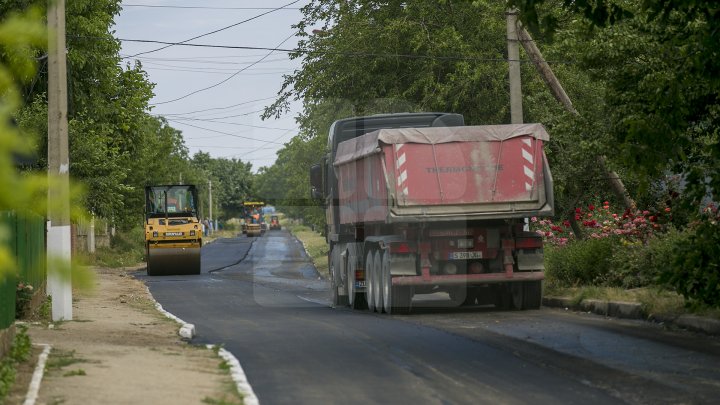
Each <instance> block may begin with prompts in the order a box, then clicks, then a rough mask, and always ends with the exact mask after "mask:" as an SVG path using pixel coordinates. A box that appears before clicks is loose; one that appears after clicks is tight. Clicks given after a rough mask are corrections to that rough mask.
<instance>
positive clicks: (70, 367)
mask: <svg viewBox="0 0 720 405" xmlns="http://www.w3.org/2000/svg"><path fill="white" fill-rule="evenodd" d="M135 270H137V268H125V269H122V270H121V269H96V270H95V272H96V280H95V288H94V289H93V290H92V291H89V292H75V293H74V299H73V318H74V320H73V321H68V322H61V323H56V324H51V325H47V324H43V323H34V324H30V325H29V330H28V333H29V334H30V336H31V339H32V341H33V343H46V344H50V345H51V346H52V351H51V352H50V356H49V358H48V362H47V366H46V371H45V375H44V378H43V379H42V383H41V386H40V391H39V396H38V399H37V402H36V404H48V405H50V404H61V403H62V404H200V403H223V404H241V403H242V400H241V398H240V396H239V395H238V394H237V390H236V389H235V383H234V382H233V380H232V378H231V376H230V374H229V372H228V367H227V366H226V363H225V362H224V360H223V359H221V358H220V357H219V356H218V354H217V353H216V352H215V351H213V350H208V349H207V348H205V347H204V346H202V347H198V346H192V345H190V344H188V343H187V342H186V341H184V340H183V339H182V338H181V337H180V336H179V334H178V329H179V327H180V325H178V324H177V323H176V322H174V321H172V320H170V319H168V318H166V317H165V316H164V315H163V314H161V313H160V312H159V311H158V310H157V309H156V308H155V302H154V301H153V299H152V297H151V296H150V294H149V293H148V291H147V289H146V287H145V285H144V284H142V283H141V282H139V281H137V280H135V279H133V278H132V277H131V276H130V275H129V273H130V272H132V271H135ZM29 372H30V373H32V370H30V371H29ZM26 373H28V370H24V371H22V373H21V374H26ZM16 381H17V382H18V383H16V387H15V389H14V391H13V395H11V397H10V398H8V404H15V403H17V404H21V403H23V401H24V400H25V395H24V394H23V393H24V392H27V387H23V385H24V384H23V383H25V382H27V381H29V377H28V376H27V375H20V376H18V378H17V380H16ZM18 385H20V386H18Z"/></svg>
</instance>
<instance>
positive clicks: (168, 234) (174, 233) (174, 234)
mask: <svg viewBox="0 0 720 405" xmlns="http://www.w3.org/2000/svg"><path fill="white" fill-rule="evenodd" d="M165 236H183V233H182V232H165Z"/></svg>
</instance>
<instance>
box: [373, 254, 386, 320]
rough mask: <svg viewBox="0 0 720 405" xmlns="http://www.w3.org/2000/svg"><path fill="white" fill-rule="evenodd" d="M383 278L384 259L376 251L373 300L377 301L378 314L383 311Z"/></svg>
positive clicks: (374, 255) (374, 256)
mask: <svg viewBox="0 0 720 405" xmlns="http://www.w3.org/2000/svg"><path fill="white" fill-rule="evenodd" d="M383 284H384V283H383V278H382V259H381V258H380V251H378V250H376V251H375V253H374V254H373V299H374V300H375V310H376V311H377V312H378V313H382V311H383V296H382V290H383Z"/></svg>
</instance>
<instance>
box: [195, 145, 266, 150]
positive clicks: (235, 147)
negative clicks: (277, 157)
mask: <svg viewBox="0 0 720 405" xmlns="http://www.w3.org/2000/svg"><path fill="white" fill-rule="evenodd" d="M185 146H187V147H188V148H213V149H255V148H253V147H248V146H225V145H223V146H213V145H185ZM263 149H264V150H270V149H275V147H265V148H263Z"/></svg>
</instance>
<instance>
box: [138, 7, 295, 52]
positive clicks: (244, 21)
mask: <svg viewBox="0 0 720 405" xmlns="http://www.w3.org/2000/svg"><path fill="white" fill-rule="evenodd" d="M298 1H300V0H295V1H292V2H290V3H288V4H286V5H284V6H280V7H276V8H274V9H271V10H270V11H266V12H264V13H261V14H258V15H256V16H254V17H250V18H248V19H245V20H242V21H240V22H237V23H235V24H231V25H228V26H227V27H223V28H219V29H216V30H214V31H210V32H206V33H205V34H201V35H198V36H195V37H192V38H190V39H186V40H184V41H180V42H178V43H171V44H167V45H166V46H162V47H160V48H157V49H153V50H150V51H145V52H140V53H136V54H135V55H132V56H131V58H134V57H136V56H139V55H145V54H148V53H153V52H157V51H161V50H163V49H166V48H169V47H171V46H175V45H180V44H184V43H186V42H190V41H192V40H195V39H198V38H202V37H206V36H208V35H212V34H216V33H218V32H220V31H225V30H226V29H229V28H232V27H237V26H238V25H240V24H244V23H246V22H248V21H252V20H255V19H257V18H260V17H262V16H265V15H268V14H270V13H274V12H276V11H278V10H282V9H284V8H285V7H287V6H291V5H293V4H295V3H297V2H298Z"/></svg>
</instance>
